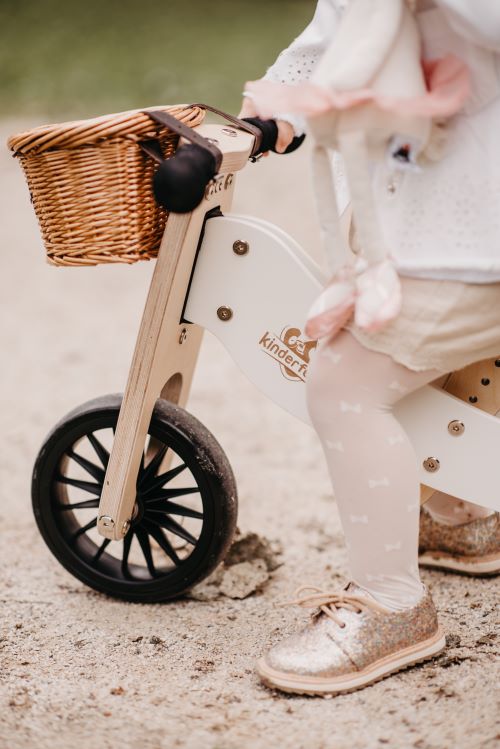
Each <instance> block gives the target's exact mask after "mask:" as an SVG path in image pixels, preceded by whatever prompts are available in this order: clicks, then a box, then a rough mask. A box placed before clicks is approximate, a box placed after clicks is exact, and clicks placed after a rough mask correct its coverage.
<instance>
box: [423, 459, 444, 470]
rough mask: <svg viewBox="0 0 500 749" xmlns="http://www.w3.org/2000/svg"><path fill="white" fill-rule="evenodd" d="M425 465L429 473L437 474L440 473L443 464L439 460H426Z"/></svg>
mask: <svg viewBox="0 0 500 749" xmlns="http://www.w3.org/2000/svg"><path fill="white" fill-rule="evenodd" d="M423 465H424V468H425V470H426V471H429V473H435V472H436V471H439V468H440V465H441V464H440V462H439V460H438V459H437V458H426V459H425V460H424V463H423Z"/></svg>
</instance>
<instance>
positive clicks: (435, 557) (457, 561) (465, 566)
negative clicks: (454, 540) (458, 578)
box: [418, 551, 500, 577]
mask: <svg viewBox="0 0 500 749" xmlns="http://www.w3.org/2000/svg"><path fill="white" fill-rule="evenodd" d="M418 563H419V564H420V565H422V566H423V567H434V568H435V569H441V570H447V571H449V572H458V573H460V574H462V575H478V576H482V577H487V576H490V575H497V574H498V573H500V554H490V555H488V556H483V557H465V556H453V555H452V554H445V553H444V552H440V551H426V552H424V553H423V554H421V555H420V556H419V558H418Z"/></svg>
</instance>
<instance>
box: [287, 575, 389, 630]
mask: <svg viewBox="0 0 500 749" xmlns="http://www.w3.org/2000/svg"><path fill="white" fill-rule="evenodd" d="M307 590H309V591H312V592H311V593H308V594H306V595H304V593H305V591H307ZM295 596H296V598H294V599H292V600H290V601H283V602H281V603H277V604H276V606H280V607H281V606H301V607H302V608H314V609H315V611H313V612H312V614H311V616H312V618H314V617H316V616H318V615H319V614H320V613H321V612H323V613H324V614H326V616H328V617H329V619H332V621H334V622H335V623H336V624H338V625H339V627H342V629H343V628H344V627H345V626H346V623H345V622H344V621H343V620H342V619H341V618H340V617H339V615H338V610H339V609H347V610H348V611H354V612H355V613H356V614H361V613H362V612H363V611H366V610H369V609H372V610H374V611H379V612H381V613H384V612H385V609H384V608H383V606H381V605H380V604H378V603H377V601H375V600H372V599H369V598H365V597H364V596H361V595H356V594H354V593H333V592H330V591H328V590H325V589H324V588H319V587H317V586H316V585H301V586H300V587H299V588H297V590H296V591H295Z"/></svg>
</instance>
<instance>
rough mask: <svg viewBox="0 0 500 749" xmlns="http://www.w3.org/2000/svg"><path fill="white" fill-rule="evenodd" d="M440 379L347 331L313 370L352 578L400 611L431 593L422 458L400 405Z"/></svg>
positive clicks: (310, 388)
mask: <svg viewBox="0 0 500 749" xmlns="http://www.w3.org/2000/svg"><path fill="white" fill-rule="evenodd" d="M440 374H442V373H441V372H439V371H437V370H427V371H424V372H414V371H412V370H410V369H408V368H407V367H405V366H403V365H401V364H398V363H397V362H395V361H394V360H393V359H391V357H390V356H387V355H386V354H381V353H378V352H375V351H371V350H369V349H366V348H364V347H363V346H362V345H361V344H360V343H358V341H357V340H356V339H355V338H354V337H353V336H352V335H351V334H350V333H349V332H348V331H346V330H342V331H341V332H340V333H339V335H337V336H336V337H335V338H333V339H332V340H329V339H323V340H321V341H320V343H319V344H318V348H317V350H316V352H315V355H314V356H313V357H312V360H311V364H310V367H309V371H308V376H307V391H306V392H307V404H308V409H309V413H310V416H311V420H312V422H313V425H314V427H315V429H316V431H317V433H318V436H319V438H320V440H321V443H322V446H323V450H324V452H325V456H326V460H327V464H328V470H329V472H330V477H331V480H332V484H333V487H334V491H335V497H336V500H337V504H338V507H339V511H340V516H341V520H342V525H343V529H344V533H345V537H346V544H347V549H348V555H349V562H350V568H351V575H352V579H353V580H354V581H356V582H357V583H358V584H359V585H361V586H362V587H363V588H365V589H366V590H368V591H369V592H370V593H371V594H372V595H373V596H374V597H375V598H376V599H377V600H379V601H380V603H382V604H383V605H385V606H388V607H390V608H392V609H401V608H406V607H409V606H412V605H413V604H414V603H416V602H417V601H418V600H419V599H420V598H421V596H422V593H423V587H422V584H421V582H420V578H419V571H418V530H419V516H420V501H419V499H420V485H419V478H418V472H417V459H416V455H415V452H414V450H413V447H412V445H411V443H410V441H409V439H408V437H407V435H406V433H405V432H404V430H403V428H402V427H401V425H400V424H399V422H398V421H397V420H396V418H395V416H394V415H393V413H392V407H393V406H394V404H395V403H397V401H398V400H400V398H402V397H403V396H405V395H407V394H408V393H410V392H411V391H413V390H416V389H418V388H420V387H422V386H423V385H425V384H426V383H428V382H431V381H432V380H434V379H436V378H437V377H438V376H439V375H440Z"/></svg>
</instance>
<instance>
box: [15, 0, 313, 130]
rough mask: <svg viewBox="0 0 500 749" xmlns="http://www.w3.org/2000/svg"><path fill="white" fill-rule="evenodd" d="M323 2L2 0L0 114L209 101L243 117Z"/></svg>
mask: <svg viewBox="0 0 500 749" xmlns="http://www.w3.org/2000/svg"><path fill="white" fill-rule="evenodd" d="M315 5H316V3H315V0H212V1H210V0H120V1H118V0H82V2H77V1H75V0H0V107H1V110H0V111H1V113H2V116H4V117H6V116H8V117H16V116H21V117H29V118H33V119H36V118H37V117H38V116H42V117H43V118H44V119H45V118H49V119H57V118H63V117H65V118H68V117H92V116H95V115H98V114H105V113H108V112H114V111H120V110H122V109H130V108H135V107H142V106H151V105H155V104H176V103H185V102H188V101H202V102H206V103H210V104H213V105H215V106H218V107H221V108H223V109H226V110H227V111H230V112H234V113H237V111H238V109H239V105H240V101H241V91H242V89H243V84H244V82H245V81H246V80H251V79H254V78H258V77H260V76H261V75H263V74H264V72H265V70H266V68H267V67H268V66H269V65H270V64H271V63H272V62H273V61H274V60H275V58H276V56H277V55H278V53H279V52H280V51H281V49H283V48H284V47H286V46H287V45H288V44H289V43H290V42H291V41H292V39H293V38H294V37H295V36H297V35H298V34H299V33H300V32H301V31H302V29H303V28H304V27H305V26H306V24H307V23H308V22H309V20H310V18H311V17H312V15H313V12H314V8H315Z"/></svg>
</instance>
